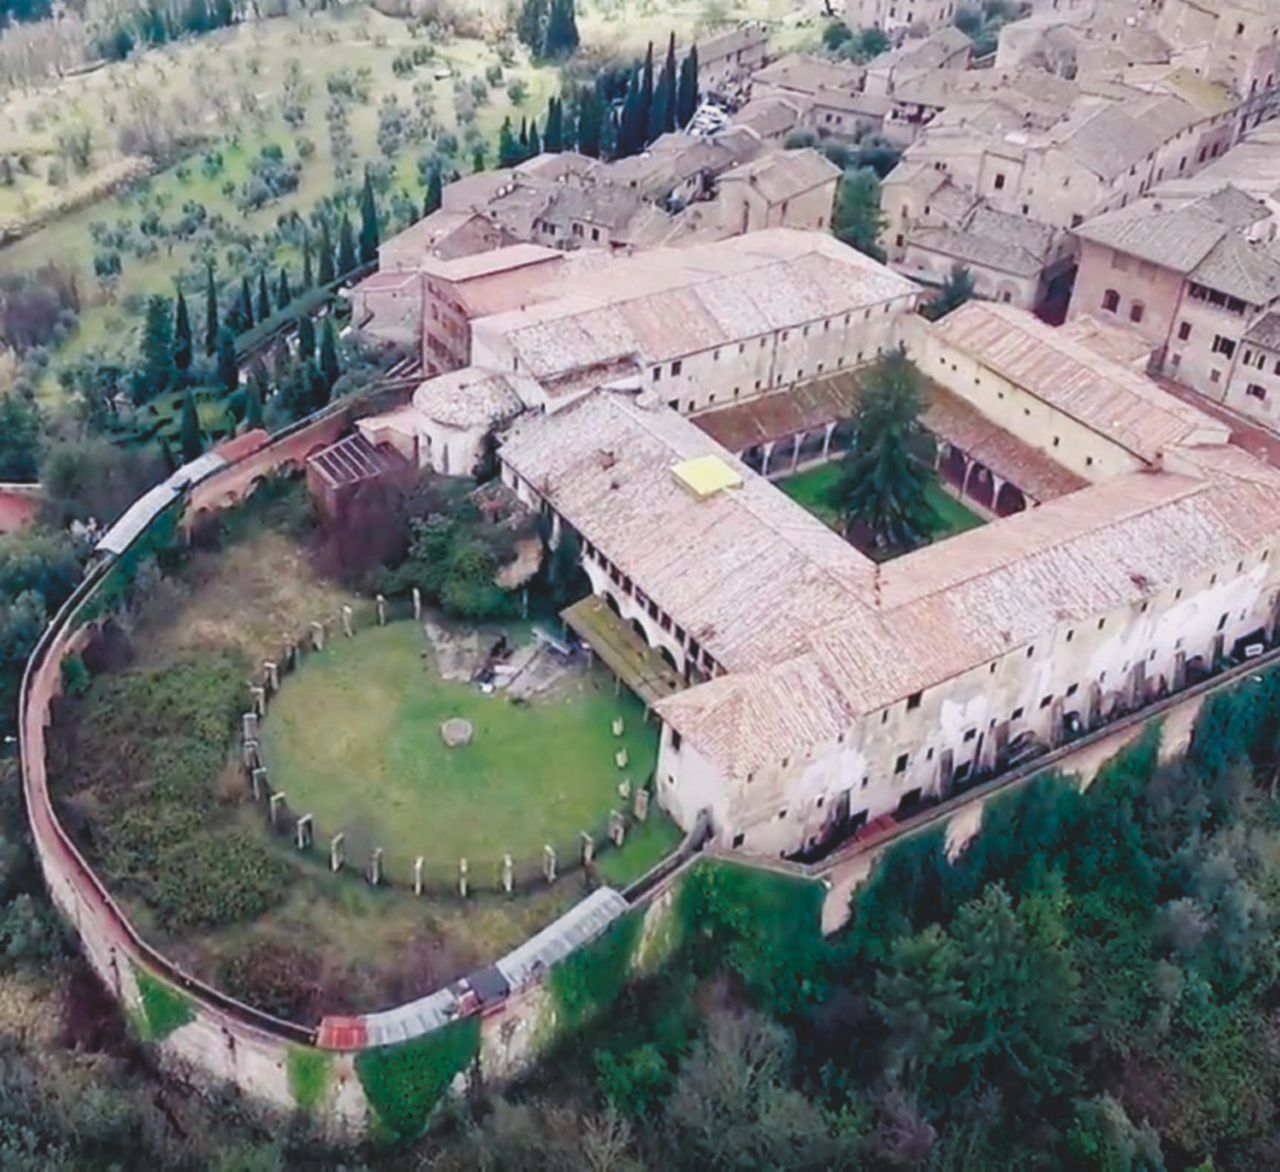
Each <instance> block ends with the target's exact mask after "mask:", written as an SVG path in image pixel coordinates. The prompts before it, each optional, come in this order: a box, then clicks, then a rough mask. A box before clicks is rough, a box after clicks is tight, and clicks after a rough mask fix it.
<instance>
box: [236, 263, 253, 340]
mask: <svg viewBox="0 0 1280 1172" xmlns="http://www.w3.org/2000/svg"><path fill="white" fill-rule="evenodd" d="M238 316H239V318H240V328H241V329H242V330H251V329H253V294H252V293H251V292H250V291H249V278H248V277H247V276H244V277H241V278H240V306H239V315H238Z"/></svg>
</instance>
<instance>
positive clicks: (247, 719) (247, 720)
mask: <svg viewBox="0 0 1280 1172" xmlns="http://www.w3.org/2000/svg"><path fill="white" fill-rule="evenodd" d="M240 735H241V737H242V738H243V739H244V740H246V741H255V742H256V741H257V739H258V714H257V713H256V712H246V713H245V714H244V715H243V716H242V717H241V718H240Z"/></svg>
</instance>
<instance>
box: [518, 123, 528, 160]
mask: <svg viewBox="0 0 1280 1172" xmlns="http://www.w3.org/2000/svg"><path fill="white" fill-rule="evenodd" d="M519 143H520V161H521V162H524V160H525V159H527V158H528V157H529V119H528V118H521V119H520V139H519Z"/></svg>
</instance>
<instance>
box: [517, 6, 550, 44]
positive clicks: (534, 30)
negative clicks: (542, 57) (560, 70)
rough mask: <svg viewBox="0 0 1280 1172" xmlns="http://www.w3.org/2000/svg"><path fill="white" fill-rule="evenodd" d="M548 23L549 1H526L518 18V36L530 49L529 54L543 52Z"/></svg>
mask: <svg viewBox="0 0 1280 1172" xmlns="http://www.w3.org/2000/svg"><path fill="white" fill-rule="evenodd" d="M546 23H547V0H524V3H523V4H522V5H521V6H520V15H519V16H518V17H517V18H516V36H517V37H518V38H519V39H520V40H521V41H523V42H524V43H525V44H526V45H528V47H529V52H531V53H540V52H542V43H543V36H544V29H545V28H546Z"/></svg>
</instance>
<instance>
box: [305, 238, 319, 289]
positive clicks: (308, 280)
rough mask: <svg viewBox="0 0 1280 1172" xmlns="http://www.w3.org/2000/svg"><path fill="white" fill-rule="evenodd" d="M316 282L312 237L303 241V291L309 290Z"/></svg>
mask: <svg viewBox="0 0 1280 1172" xmlns="http://www.w3.org/2000/svg"><path fill="white" fill-rule="evenodd" d="M315 283H316V279H315V275H314V273H313V272H312V269H311V237H310V236H308V237H307V238H306V239H305V240H304V241H303V242H302V291H303V292H304V293H306V292H308V291H309V290H310V289H311V288H312V287H313V286H314V285H315Z"/></svg>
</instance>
